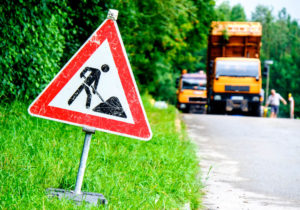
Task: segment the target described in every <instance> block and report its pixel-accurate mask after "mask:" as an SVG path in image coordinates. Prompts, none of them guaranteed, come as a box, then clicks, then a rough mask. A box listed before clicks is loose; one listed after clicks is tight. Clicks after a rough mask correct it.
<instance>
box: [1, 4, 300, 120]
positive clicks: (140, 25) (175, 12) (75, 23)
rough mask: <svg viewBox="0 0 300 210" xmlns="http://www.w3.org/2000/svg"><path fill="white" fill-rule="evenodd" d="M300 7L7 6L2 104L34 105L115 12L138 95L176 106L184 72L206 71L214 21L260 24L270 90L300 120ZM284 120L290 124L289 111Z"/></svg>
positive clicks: (3, 17) (283, 112) (3, 6)
mask: <svg viewBox="0 0 300 210" xmlns="http://www.w3.org/2000/svg"><path fill="white" fill-rule="evenodd" d="M299 7H300V6H299V3H298V2H297V1H296V0H285V1H279V0H273V1H258V0H253V1H249V0H248V1H242V0H232V1H222V0H217V1H214V0H181V1H178V0H164V1H162V0H161V1H160V0H149V1H129V0H128V1H126V0H112V1H100V0H90V1H78V2H75V1H67V0H61V1H56V0H42V1H31V0H29V1H22V0H19V1H8V0H6V1H4V2H2V4H1V6H0V25H1V36H0V39H1V41H0V45H1V54H0V76H1V80H0V83H1V84H0V85H1V89H0V99H1V103H9V102H11V101H14V100H16V99H17V100H22V101H23V100H25V101H28V100H32V99H33V98H35V97H36V96H37V95H38V94H39V93H40V92H41V90H42V89H43V88H44V87H45V86H46V85H47V84H48V83H49V82H50V81H51V79H52V78H53V77H54V76H55V74H57V72H58V71H59V70H60V69H61V68H62V67H63V65H64V64H65V63H66V62H67V61H68V60H69V59H70V58H71V56H72V55H73V54H74V53H75V52H76V51H77V50H78V48H79V47H80V46H81V45H82V44H83V43H84V42H85V41H86V39H87V38H88V37H89V36H90V35H91V33H93V31H94V30H95V29H96V28H97V27H98V26H99V25H100V24H101V23H102V22H103V21H104V19H105V18H106V15H107V11H108V9H110V8H113V9H117V10H119V18H118V25H119V28H120V32H121V35H122V38H123V42H124V45H125V48H126V51H127V54H128V57H129V60H130V63H131V65H132V69H133V71H134V75H135V78H136V80H137V83H138V86H139V89H140V91H141V92H142V93H149V94H151V95H153V97H154V98H155V99H157V100H165V101H167V102H169V103H173V104H174V103H176V86H175V81H176V78H178V77H179V76H180V73H181V71H182V70H183V69H186V70H188V72H198V71H199V70H205V69H206V52H207V38H208V34H209V29H210V24H211V21H258V22H261V23H262V26H263V36H262V48H261V62H262V64H263V63H264V60H273V61H274V64H273V65H272V66H271V67H270V68H271V69H270V89H272V88H274V89H276V91H277V92H279V93H280V94H281V95H282V96H283V97H284V98H286V99H287V97H288V93H292V94H293V97H294V99H295V117H300V91H299V84H300V70H299V68H300V53H299V52H300V38H299V35H300V27H299V20H300V14H299V12H298V11H299ZM262 68H263V66H262ZM263 87H265V78H264V80H263ZM280 115H281V116H282V117H288V116H289V107H288V106H282V109H281V112H280Z"/></svg>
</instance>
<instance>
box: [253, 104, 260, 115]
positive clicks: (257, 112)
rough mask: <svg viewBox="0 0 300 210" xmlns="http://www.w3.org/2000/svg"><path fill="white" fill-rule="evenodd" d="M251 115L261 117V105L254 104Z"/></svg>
mask: <svg viewBox="0 0 300 210" xmlns="http://www.w3.org/2000/svg"><path fill="white" fill-rule="evenodd" d="M251 115H252V116H254V117H261V109H260V105H254V106H252V112H251Z"/></svg>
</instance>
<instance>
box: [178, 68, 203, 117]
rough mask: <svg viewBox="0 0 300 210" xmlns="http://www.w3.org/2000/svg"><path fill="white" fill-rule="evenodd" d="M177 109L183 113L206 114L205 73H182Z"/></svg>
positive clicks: (184, 71)
mask: <svg viewBox="0 0 300 210" xmlns="http://www.w3.org/2000/svg"><path fill="white" fill-rule="evenodd" d="M177 88H178V90H177V108H178V109H179V110H182V111H183V112H202V113H204V112H205V105H206V75H205V73H204V71H200V72H198V73H187V71H186V70H183V71H182V74H181V76H180V78H179V79H178V81H177Z"/></svg>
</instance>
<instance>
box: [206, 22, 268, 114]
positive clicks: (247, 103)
mask: <svg viewBox="0 0 300 210" xmlns="http://www.w3.org/2000/svg"><path fill="white" fill-rule="evenodd" d="M261 36H262V26H261V24H260V23H258V22H212V25H211V31H210V35H209V40H208V52H207V71H206V74H207V103H208V104H207V105H208V110H207V111H208V113H225V112H227V113H228V112H232V111H234V110H239V111H242V112H243V113H245V114H247V115H253V116H260V105H261V96H260V92H261V88H262V77H261V67H260V66H261V65H260V60H259V57H260V47H261Z"/></svg>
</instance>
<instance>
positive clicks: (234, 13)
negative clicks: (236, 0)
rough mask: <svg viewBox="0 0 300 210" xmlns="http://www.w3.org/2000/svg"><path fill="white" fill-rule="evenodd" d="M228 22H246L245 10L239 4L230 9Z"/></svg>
mask: <svg viewBox="0 0 300 210" xmlns="http://www.w3.org/2000/svg"><path fill="white" fill-rule="evenodd" d="M230 20H231V21H246V14H245V10H244V8H243V7H242V5H241V4H237V5H235V6H233V7H232V9H231V13H230Z"/></svg>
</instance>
